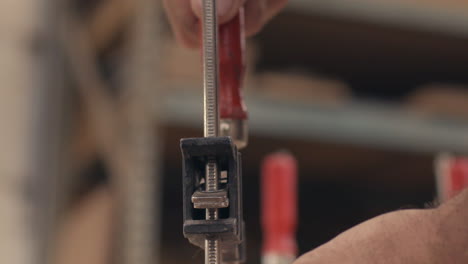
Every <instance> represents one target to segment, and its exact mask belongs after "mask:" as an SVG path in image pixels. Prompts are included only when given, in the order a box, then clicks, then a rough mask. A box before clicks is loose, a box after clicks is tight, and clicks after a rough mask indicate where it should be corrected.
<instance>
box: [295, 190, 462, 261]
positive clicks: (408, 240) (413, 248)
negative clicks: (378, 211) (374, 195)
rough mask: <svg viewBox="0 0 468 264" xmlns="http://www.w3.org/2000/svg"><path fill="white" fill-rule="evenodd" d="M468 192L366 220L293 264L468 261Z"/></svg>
mask: <svg viewBox="0 0 468 264" xmlns="http://www.w3.org/2000/svg"><path fill="white" fill-rule="evenodd" d="M467 223H468V190H466V191H464V192H463V193H461V194H460V195H458V196H457V197H455V198H454V199H452V200H451V201H449V202H447V203H446V204H443V205H441V206H440V207H439V208H436V209H427V210H402V211H397V212H392V213H388V214H385V215H382V216H379V217H376V218H373V219H371V220H369V221H367V222H364V223H362V224H360V225H358V226H356V227H354V228H352V229H350V230H348V231H346V232H344V233H342V234H341V235H339V236H338V237H336V238H335V239H333V240H332V241H330V242H328V243H327V244H325V245H323V246H321V247H319V248H317V249H315V250H313V251H311V252H309V253H307V254H305V255H303V256H302V257H300V258H299V259H298V260H297V261H296V262H295V263H294V264H323V263H327V264H335V263H336V264H355V263H356V264H358V263H359V264H373V263H379V264H405V263H408V264H419V263H420V264H442V263H452V264H463V263H468V224H467Z"/></svg>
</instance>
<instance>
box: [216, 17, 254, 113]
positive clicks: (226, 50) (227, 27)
mask: <svg viewBox="0 0 468 264" xmlns="http://www.w3.org/2000/svg"><path fill="white" fill-rule="evenodd" d="M244 52H245V33H244V9H243V8H241V9H240V11H239V14H238V15H237V16H235V17H234V18H233V19H232V20H231V21H229V22H228V23H226V24H223V25H221V26H220V27H219V78H220V80H219V81H220V85H219V87H220V91H219V92H220V95H219V102H220V104H219V108H220V117H221V119H236V120H244V119H247V110H246V107H245V104H244V102H243V96H242V83H243V79H244V72H245V55H244Z"/></svg>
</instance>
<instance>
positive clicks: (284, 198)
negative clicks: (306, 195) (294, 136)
mask: <svg viewBox="0 0 468 264" xmlns="http://www.w3.org/2000/svg"><path fill="white" fill-rule="evenodd" d="M261 186H262V190H261V192H262V196H261V198H262V199H261V202H262V229H263V255H264V256H266V255H279V256H289V257H293V258H294V257H295V256H296V255H297V244H296V236H295V233H296V227H297V162H296V159H295V158H294V157H293V156H292V155H291V154H289V153H285V152H278V153H275V154H272V155H269V156H267V157H266V158H265V159H264V161H263V164H262V178H261Z"/></svg>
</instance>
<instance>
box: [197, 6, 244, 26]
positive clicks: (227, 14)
mask: <svg viewBox="0 0 468 264" xmlns="http://www.w3.org/2000/svg"><path fill="white" fill-rule="evenodd" d="M190 2H191V5H192V10H193V12H194V13H195V15H196V16H197V17H198V18H199V19H202V17H203V11H202V10H203V0H190ZM244 2H245V0H216V9H217V11H218V23H219V24H223V23H226V22H228V21H229V20H231V19H232V18H233V17H234V16H235V15H236V14H237V12H239V8H241V6H243V5H244Z"/></svg>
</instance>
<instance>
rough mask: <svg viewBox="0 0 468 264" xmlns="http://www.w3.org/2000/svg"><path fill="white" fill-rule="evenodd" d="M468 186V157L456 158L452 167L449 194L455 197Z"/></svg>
mask: <svg viewBox="0 0 468 264" xmlns="http://www.w3.org/2000/svg"><path fill="white" fill-rule="evenodd" d="M467 187H468V159H467V158H455V159H454V160H453V163H452V164H451V168H450V186H449V196H450V197H453V196H455V195H456V194H457V193H459V192H460V191H462V190H463V189H465V188H467Z"/></svg>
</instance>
